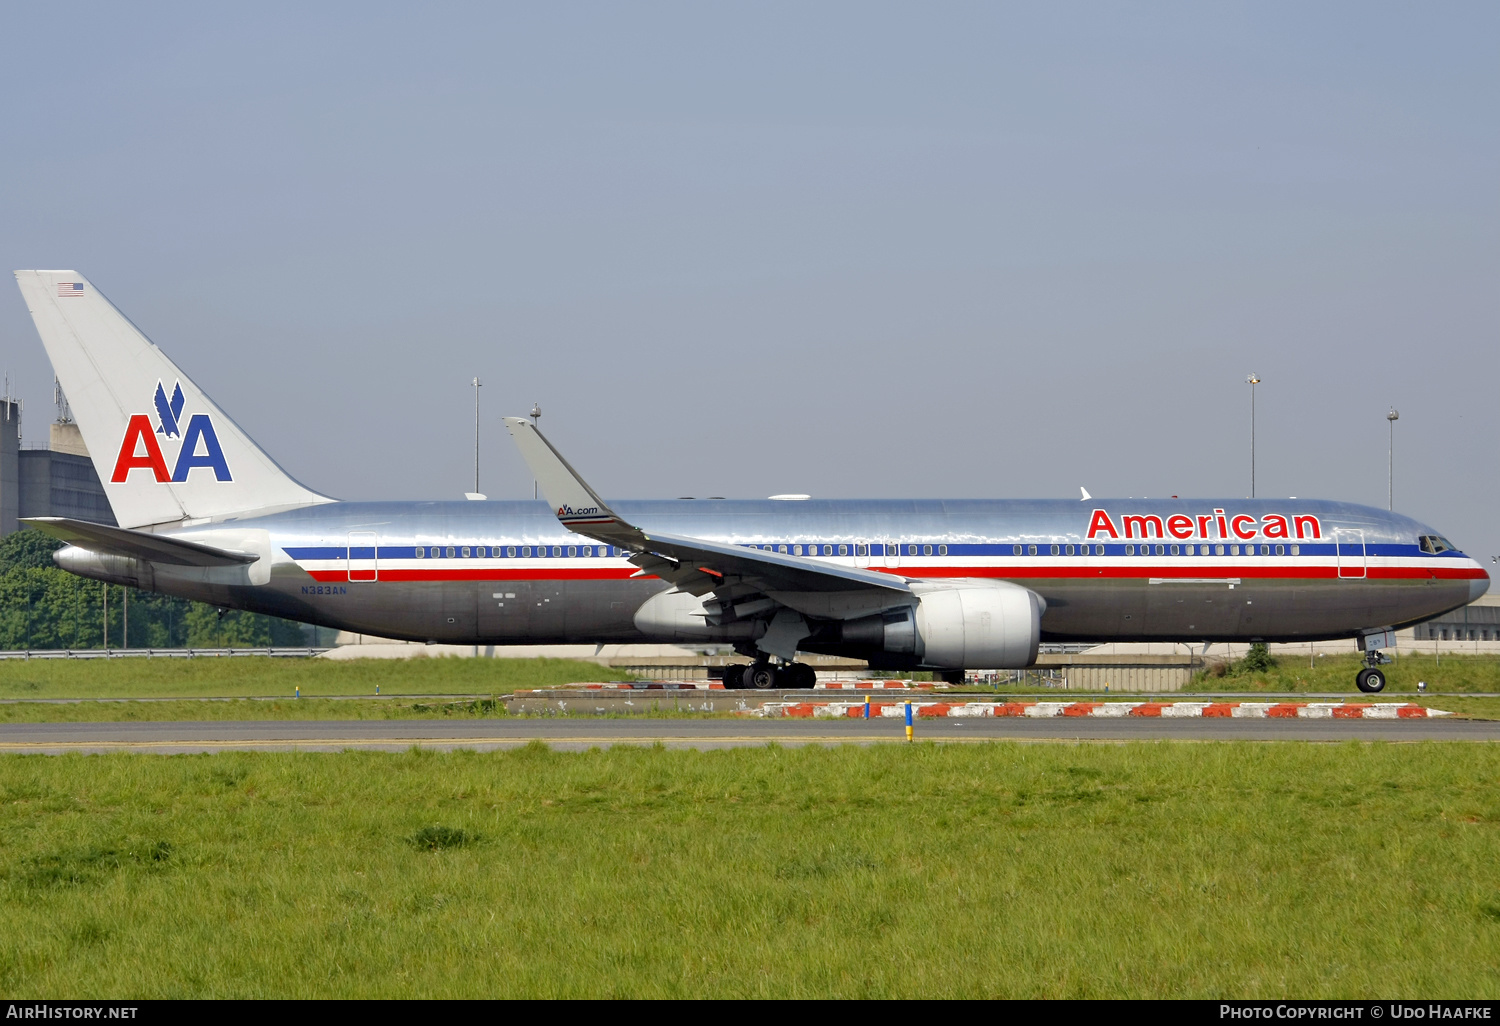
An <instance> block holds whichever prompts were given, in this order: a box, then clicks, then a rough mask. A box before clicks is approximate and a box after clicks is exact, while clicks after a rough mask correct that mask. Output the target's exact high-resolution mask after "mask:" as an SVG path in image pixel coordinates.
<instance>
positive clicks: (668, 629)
mask: <svg viewBox="0 0 1500 1026" xmlns="http://www.w3.org/2000/svg"><path fill="white" fill-rule="evenodd" d="M708 618H709V610H708V609H707V608H706V604H705V602H704V600H703V599H702V598H701V597H699V596H697V595H689V594H688V593H686V592H681V591H659V592H657V593H656V594H655V595H652V596H651V597H650V598H648V599H647V600H646V601H645V602H643V603H641V607H640V608H639V609H637V610H636V611H635V626H636V629H637V630H639V631H640V632H641V633H642V634H644V635H646V636H647V637H650V638H655V639H656V640H658V641H697V642H705V641H711V642H729V641H753V640H754V639H755V638H756V637H757V636H758V632H759V633H763V632H764V630H765V625H764V624H762V623H761V622H760V621H758V620H741V621H739V622H738V623H729V624H724V625H723V626H721V627H715V626H713V625H712V624H710V623H709V622H708Z"/></svg>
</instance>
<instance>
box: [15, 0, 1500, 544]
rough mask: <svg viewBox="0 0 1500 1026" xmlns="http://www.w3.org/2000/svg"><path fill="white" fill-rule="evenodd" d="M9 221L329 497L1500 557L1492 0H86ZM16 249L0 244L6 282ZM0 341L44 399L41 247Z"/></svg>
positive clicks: (26, 11) (58, 66)
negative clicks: (896, 520)
mask: <svg viewBox="0 0 1500 1026" xmlns="http://www.w3.org/2000/svg"><path fill="white" fill-rule="evenodd" d="M0 87H3V95H4V96H5V98H6V100H5V104H4V109H3V111H0V189H3V191H0V252H3V254H4V258H5V261H6V266H7V268H16V267H76V268H78V269H79V270H81V271H83V272H84V273H85V274H87V275H88V276H89V277H90V278H91V279H92V280H93V281H94V282H95V284H97V285H98V286H99V287H100V288H101V289H103V290H104V292H105V293H106V294H108V295H109V296H110V297H111V298H112V299H113V300H114V301H115V302H116V303H117V304H118V305H120V306H121V307H122V308H123V309H124V310H125V311H126V313H127V314H128V315H129V316H130V317H132V318H133V319H134V320H135V321H136V323H137V324H139V325H140V326H141V327H142V328H143V329H144V330H145V331H146V332H147V333H148V334H150V335H151V336H152V337H153V338H154V339H155V340H156V341H157V342H158V343H159V344H161V345H162V346H163V347H164V348H165V349H166V350H167V351H168V352H169V353H170V354H171V355H172V356H173V357H174V358H175V359H176V360H177V362H178V363H179V364H180V365H181V366H182V367H183V368H184V369H185V370H186V371H187V372H188V373H189V374H190V375H192V376H193V377H194V378H195V379H196V380H198V381H199V383H200V384H202V385H203V386H204V387H205V388H206V389H208V390H209V391H210V392H211V393H212V394H213V395H214V396H215V398H216V399H218V401H219V402H220V403H221V405H223V406H224V407H225V408H226V409H227V410H228V411H229V412H230V413H231V414H232V415H233V416H234V417H235V418H236V419H237V420H239V421H240V423H241V424H243V425H244V426H245V427H246V428H247V429H249V431H250V432H251V434H252V435H254V436H255V437H256V438H257V440H259V441H260V442H261V444H262V445H263V446H265V447H266V448H267V449H268V450H269V451H270V452H271V453H272V454H273V455H274V456H276V457H277V459H279V460H280V461H281V462H282V463H283V465H285V466H286V467H288V469H290V470H291V471H292V472H293V473H294V474H296V475H297V476H298V477H299V478H301V479H302V480H304V481H305V482H306V483H308V484H309V485H312V486H314V487H317V488H320V489H323V490H325V491H328V492H330V493H331V494H335V495H339V496H343V497H349V498H374V497H390V498H419V497H421V498H434V497H457V496H458V495H459V494H460V493H461V492H463V491H465V490H466V489H467V488H469V487H472V482H471V480H470V475H471V469H470V468H471V461H472V452H471V444H472V442H471V431H472V424H471V417H472V407H471V405H470V404H471V391H472V390H471V389H470V388H469V387H468V382H469V379H470V378H471V377H473V376H474V375H475V374H478V375H480V376H481V377H483V378H484V380H485V387H484V390H483V393H484V394H483V401H484V409H485V423H484V445H485V453H484V473H483V481H482V487H483V488H484V490H485V491H486V492H488V493H489V494H490V495H491V496H494V497H519V496H522V495H525V496H529V495H530V494H531V482H530V479H529V477H528V476H527V474H526V472H525V470H524V468H523V467H522V465H521V464H520V462H519V460H518V459H517V458H516V457H515V456H514V455H513V453H512V452H511V450H510V447H509V442H508V441H507V440H506V439H505V437H504V435H503V433H502V431H501V428H500V425H499V420H498V418H499V416H500V415H501V414H502V413H509V414H514V413H523V412H525V411H527V410H529V409H530V407H531V404H532V402H534V401H539V402H540V403H541V404H542V407H543V409H544V411H545V412H544V416H543V418H542V426H543V430H545V431H547V432H548V433H549V434H550V435H551V436H552V438H553V439H554V441H555V442H557V443H558V444H559V445H560V446H561V447H562V448H563V449H564V451H565V452H566V453H567V454H568V455H569V457H570V458H571V459H572V460H573V462H574V463H575V464H576V465H577V466H578V467H579V468H580V469H581V470H582V471H583V472H584V473H585V474H586V476H588V477H589V478H590V479H591V480H592V481H593V482H594V483H595V485H596V486H597V487H598V488H599V489H600V491H601V492H603V493H604V494H605V495H614V496H617V497H631V496H663V495H664V496H676V495H699V496H702V495H710V494H713V495H729V496H763V495H768V494H771V493H773V492H788V491H804V492H811V493H813V494H815V495H821V496H860V495H872V496H893V495H895V496H1076V495H1077V488H1078V486H1079V485H1080V484H1082V485H1086V486H1087V487H1088V488H1089V490H1090V491H1092V492H1093V493H1094V494H1095V495H1137V496H1139V495H1159V494H1160V495H1165V494H1174V493H1175V494H1182V495H1191V494H1197V495H1243V494H1246V493H1247V491H1248V478H1249V466H1248V464H1249V454H1248V450H1249V437H1248V436H1249V423H1248V422H1249V394H1248V392H1249V390H1248V387H1247V386H1246V385H1245V384H1244V383H1243V382H1244V378H1245V375H1246V374H1247V373H1248V372H1250V371H1256V372H1259V374H1260V376H1261V377H1262V378H1263V379H1264V384H1262V385H1261V386H1260V391H1259V396H1260V400H1259V401H1260V407H1259V410H1260V436H1259V437H1260V444H1259V453H1260V459H1259V491H1260V493H1261V494H1262V495H1299V496H1311V495H1318V496H1324V497H1330V498H1343V499H1350V500H1354V501H1361V502H1368V503H1370V504H1373V505H1382V506H1383V505H1384V503H1385V494H1386V428H1387V425H1386V421H1385V413H1386V410H1387V408H1388V407H1389V406H1391V405H1392V404H1394V405H1395V406H1397V407H1399V409H1400V411H1401V421H1400V422H1399V424H1398V425H1397V428H1398V431H1397V476H1396V504H1397V508H1398V509H1401V510H1403V511H1406V512H1409V513H1411V514H1413V515H1415V516H1418V517H1421V518H1423V519H1425V520H1428V521H1430V522H1432V523H1434V524H1435V525H1437V526H1438V527H1440V528H1441V529H1443V530H1444V531H1446V532H1448V533H1449V534H1451V535H1452V536H1453V538H1454V540H1455V541H1457V542H1458V543H1459V544H1460V545H1462V546H1464V547H1465V548H1467V549H1468V550H1469V551H1471V552H1472V553H1474V554H1476V555H1480V556H1482V557H1484V558H1485V559H1486V560H1488V557H1489V556H1490V555H1491V554H1496V553H1500V527H1497V525H1496V523H1495V514H1494V510H1495V509H1496V506H1497V501H1500V494H1497V493H1500V489H1497V485H1496V475H1495V471H1496V464H1497V459H1496V453H1497V448H1500V432H1497V427H1500V424H1497V419H1500V418H1497V413H1496V401H1495V400H1496V390H1497V389H1500V373H1497V371H1500V347H1497V341H1500V339H1497V330H1496V329H1497V326H1500V288H1497V284H1500V281H1497V270H1500V231H1497V229H1500V133H1497V122H1496V111H1497V110H1500V6H1497V5H1495V4H1492V3H1484V4H1481V3H1475V4H1421V5H1418V4H1406V5H1399V6H1398V5H1381V4H1373V3H1363V2H1362V3H1347V4H1339V3H1321V4H1306V3H1296V4H1272V3H1253V4H1243V5H1233V4H1201V3H1194V4H1182V5H1177V6H1173V5H1169V4H1163V3H1151V4H1139V5H1131V4H1120V3H1110V4H1103V3H1101V4H1091V5H1068V4H1061V3H1047V4H1031V5H1024V6H1022V5H1002V4H995V3H986V4H973V5H964V4H910V5H905V6H889V5H876V4H871V3H857V4H847V5H836V4H806V3H797V4H787V5H784V6H776V5H772V4H767V3H756V4H751V5H744V6H734V5H728V4H687V3H684V4H680V5H660V4H631V5H624V4H600V5H577V4H531V5H526V6H501V5H497V4H481V5H474V6H451V5H446V6H445V5H436V4H423V5H414V4H413V5H402V6H383V7H382V6H377V5H371V4H359V5H289V6H277V5H267V4H255V5H249V6H246V5H238V6H235V7H229V6H224V5H198V4H193V5H189V4H184V5H180V6H163V5H149V4H147V5H118V4H103V5H92V4H68V5H64V6H61V7H59V6H56V5H52V6H47V5H22V4H13V5H9V6H7V7H6V9H5V11H4V13H3V28H0ZM5 288H12V287H11V286H8V285H7V286H5ZM0 366H3V369H4V370H8V371H9V372H10V373H11V374H12V375H13V376H15V377H17V378H18V379H19V381H20V386H21V392H22V394H23V395H24V396H25V398H26V401H27V421H26V424H27V426H28V428H29V431H30V434H31V436H32V437H33V438H36V437H39V436H40V433H41V432H42V431H44V430H45V425H46V422H47V420H49V419H50V410H49V408H48V400H49V397H50V371H49V369H48V366H47V364H46V360H45V356H44V354H43V352H42V349H41V345H40V343H39V342H38V341H37V339H36V335H35V332H34V330H33V329H32V326H31V323H30V319H29V318H28V317H27V315H26V312H25V308H24V306H23V305H22V303H21V301H20V298H19V294H18V293H15V292H14V291H12V292H11V293H10V298H9V299H8V300H3V301H0Z"/></svg>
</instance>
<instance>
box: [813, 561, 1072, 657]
mask: <svg viewBox="0 0 1500 1026" xmlns="http://www.w3.org/2000/svg"><path fill="white" fill-rule="evenodd" d="M912 591H913V593H915V594H916V595H917V601H916V604H915V606H902V607H900V608H897V609H888V610H886V611H884V612H882V613H877V614H875V615H874V616H862V617H859V618H857V619H853V620H845V621H844V622H843V624H842V625H841V629H840V631H839V641H840V642H841V643H842V644H844V645H847V646H855V647H859V648H866V649H871V650H874V651H877V652H881V653H888V654H890V655H894V656H907V657H911V658H913V659H914V660H915V662H916V663H918V664H920V665H922V666H932V667H936V668H940V669H951V670H1004V669H1017V668H1019V667H1022V666H1030V665H1031V664H1032V663H1034V662H1036V652H1037V645H1038V643H1039V642H1040V640H1041V633H1042V611H1043V610H1044V609H1045V603H1044V602H1043V601H1042V599H1041V597H1040V596H1039V595H1037V594H1036V593H1035V592H1033V591H1028V590H1027V589H1025V588H1023V587H1021V586H1020V585H1016V584H1011V583H1009V582H1007V581H972V582H968V581H951V582H945V583H943V584H926V583H914V584H913V585H912Z"/></svg>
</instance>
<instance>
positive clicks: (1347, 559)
mask: <svg viewBox="0 0 1500 1026" xmlns="http://www.w3.org/2000/svg"><path fill="white" fill-rule="evenodd" d="M1333 547H1334V549H1335V550H1336V551H1337V552H1338V565H1339V576H1340V577H1344V578H1350V579H1357V578H1362V577H1364V576H1365V532H1363V531H1355V530H1351V529H1349V528H1345V527H1341V528H1339V529H1338V530H1336V531H1334V532H1333Z"/></svg>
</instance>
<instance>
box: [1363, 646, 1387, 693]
mask: <svg viewBox="0 0 1500 1026" xmlns="http://www.w3.org/2000/svg"><path fill="white" fill-rule="evenodd" d="M1390 661H1391V657H1390V656H1388V655H1382V654H1381V652H1380V650H1379V649H1378V648H1372V649H1370V650H1369V651H1367V652H1366V653H1365V665H1364V667H1363V668H1362V669H1361V670H1360V671H1359V673H1357V674H1355V677H1354V686H1355V687H1357V688H1359V690H1361V691H1363V692H1364V693H1365V694H1367V695H1373V694H1377V693H1379V692H1381V691H1384V690H1385V673H1384V672H1383V671H1382V670H1381V669H1380V664H1381V663H1388V662H1390Z"/></svg>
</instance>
